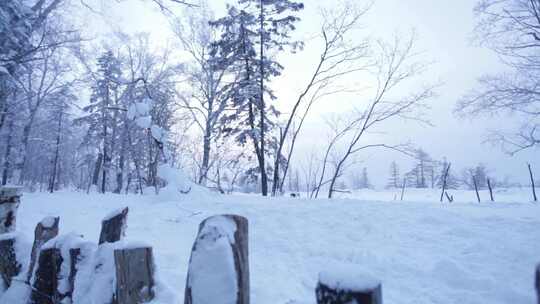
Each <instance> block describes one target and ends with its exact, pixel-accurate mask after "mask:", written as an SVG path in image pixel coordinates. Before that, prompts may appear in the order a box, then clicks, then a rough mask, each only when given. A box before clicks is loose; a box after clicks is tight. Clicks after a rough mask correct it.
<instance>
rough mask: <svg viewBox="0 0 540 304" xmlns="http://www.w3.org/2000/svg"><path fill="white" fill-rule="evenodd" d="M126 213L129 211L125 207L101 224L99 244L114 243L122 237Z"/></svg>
mask: <svg viewBox="0 0 540 304" xmlns="http://www.w3.org/2000/svg"><path fill="white" fill-rule="evenodd" d="M128 211H129V209H128V208H127V207H126V208H124V209H122V210H121V211H119V212H118V213H117V214H114V215H113V216H110V217H108V218H105V219H104V220H103V221H102V222H101V233H100V235H99V244H103V243H114V242H116V241H119V240H120V239H121V238H122V237H123V236H124V233H125V228H126V224H127V215H128Z"/></svg>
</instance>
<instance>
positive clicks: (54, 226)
mask: <svg viewBox="0 0 540 304" xmlns="http://www.w3.org/2000/svg"><path fill="white" fill-rule="evenodd" d="M59 221H60V218H59V217H46V218H44V219H43V220H41V222H39V223H38V224H37V225H36V229H35V230H34V244H33V245H32V252H31V253H30V265H29V266H28V273H27V275H26V281H27V282H30V279H31V278H32V273H33V270H34V265H35V264H36V258H37V255H38V253H39V250H40V249H41V246H43V244H45V243H47V242H48V241H49V240H51V239H53V238H54V237H56V236H57V235H58V223H59Z"/></svg>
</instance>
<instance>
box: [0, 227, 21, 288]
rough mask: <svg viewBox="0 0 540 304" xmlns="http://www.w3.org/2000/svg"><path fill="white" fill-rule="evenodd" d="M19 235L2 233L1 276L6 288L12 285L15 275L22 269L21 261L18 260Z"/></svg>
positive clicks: (0, 252) (0, 238) (0, 237)
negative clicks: (16, 245) (17, 245)
mask: <svg viewBox="0 0 540 304" xmlns="http://www.w3.org/2000/svg"><path fill="white" fill-rule="evenodd" d="M16 242H17V237H16V235H14V234H4V235H0V277H1V278H2V282H0V284H2V285H3V287H4V288H7V287H9V286H11V281H12V279H13V277H15V276H17V275H18V274H19V272H20V271H21V267H22V265H21V263H19V262H18V261H17V254H16V251H15V243H16ZM0 287H2V286H0Z"/></svg>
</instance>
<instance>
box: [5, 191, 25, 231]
mask: <svg viewBox="0 0 540 304" xmlns="http://www.w3.org/2000/svg"><path fill="white" fill-rule="evenodd" d="M20 200H21V190H20V188H17V187H1V188H0V234H1V233H8V232H14V231H15V224H16V222H17V221H16V219H17V209H18V208H19V204H20Z"/></svg>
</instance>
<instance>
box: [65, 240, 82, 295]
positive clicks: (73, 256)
mask: <svg viewBox="0 0 540 304" xmlns="http://www.w3.org/2000/svg"><path fill="white" fill-rule="evenodd" d="M80 256H81V248H71V249H69V259H70V261H71V263H70V266H69V277H68V282H69V291H68V293H67V294H66V295H65V296H67V297H68V298H70V299H71V298H72V297H73V291H74V290H75V277H76V276H77V264H78V263H79V261H80Z"/></svg>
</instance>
